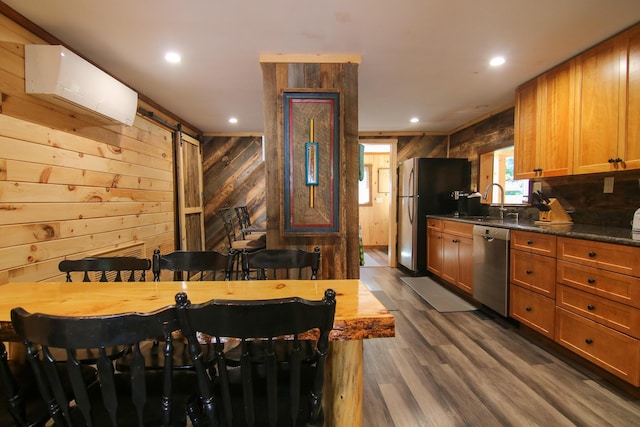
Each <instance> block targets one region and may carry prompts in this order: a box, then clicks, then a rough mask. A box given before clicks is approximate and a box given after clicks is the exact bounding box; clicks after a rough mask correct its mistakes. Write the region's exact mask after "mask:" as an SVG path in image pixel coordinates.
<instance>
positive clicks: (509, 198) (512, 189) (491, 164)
mask: <svg viewBox="0 0 640 427" xmlns="http://www.w3.org/2000/svg"><path fill="white" fill-rule="evenodd" d="M492 182H497V183H498V184H500V185H501V186H502V188H504V203H505V205H527V204H528V203H529V180H528V179H514V158H513V146H509V147H504V148H500V149H497V150H495V151H491V152H488V153H484V154H481V155H480V182H479V184H480V187H479V188H478V191H480V192H484V190H485V188H486V187H487V185H489V184H491V183H492ZM488 200H489V202H490V203H491V204H498V203H500V190H499V189H498V188H497V187H496V186H494V187H493V188H492V189H491V191H490V192H489V197H488Z"/></svg>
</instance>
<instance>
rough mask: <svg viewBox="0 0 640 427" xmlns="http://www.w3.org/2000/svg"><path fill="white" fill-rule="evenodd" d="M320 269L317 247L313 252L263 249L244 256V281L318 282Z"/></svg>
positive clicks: (246, 253)
mask: <svg viewBox="0 0 640 427" xmlns="http://www.w3.org/2000/svg"><path fill="white" fill-rule="evenodd" d="M319 268H320V248H319V247H315V248H314V250H313V252H307V251H304V250H302V249H262V250H260V251H255V252H254V251H246V252H244V253H243V254H242V277H243V279H244V280H249V279H250V278H254V279H258V280H265V279H296V280H300V279H308V280H316V279H317V278H318V269H319ZM252 274H253V276H252Z"/></svg>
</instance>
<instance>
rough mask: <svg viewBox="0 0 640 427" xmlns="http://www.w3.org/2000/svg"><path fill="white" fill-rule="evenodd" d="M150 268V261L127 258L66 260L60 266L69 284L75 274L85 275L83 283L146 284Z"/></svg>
mask: <svg viewBox="0 0 640 427" xmlns="http://www.w3.org/2000/svg"><path fill="white" fill-rule="evenodd" d="M150 268H151V260H150V259H148V258H137V257H126V256H116V257H90V258H82V259H77V260H69V259H66V260H64V261H60V263H59V264H58V269H59V270H60V271H62V272H64V273H67V282H71V281H72V274H71V273H73V272H82V273H84V274H83V277H82V281H83V282H94V281H95V282H144V281H145V280H146V272H147V270H149V269H150ZM92 279H93V280H92ZM96 279H97V280H96Z"/></svg>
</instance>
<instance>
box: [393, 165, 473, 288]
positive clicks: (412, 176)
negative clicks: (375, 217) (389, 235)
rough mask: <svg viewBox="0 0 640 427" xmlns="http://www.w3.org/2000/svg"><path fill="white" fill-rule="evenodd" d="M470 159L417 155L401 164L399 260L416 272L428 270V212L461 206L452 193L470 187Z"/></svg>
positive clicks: (449, 209)
mask: <svg viewBox="0 0 640 427" xmlns="http://www.w3.org/2000/svg"><path fill="white" fill-rule="evenodd" d="M470 180H471V169H470V165H469V162H468V161H467V159H437V158H424V157H417V158H413V159H408V160H405V161H403V162H402V163H400V166H399V168H398V251H397V253H398V264H400V265H402V266H403V267H405V268H406V269H408V270H409V271H410V272H412V273H413V274H414V275H424V274H426V273H427V215H430V214H434V215H435V214H450V213H453V212H454V211H455V210H456V209H457V204H456V201H455V200H454V199H453V198H452V197H451V193H452V192H453V191H456V190H463V191H469V190H470V188H469V186H470Z"/></svg>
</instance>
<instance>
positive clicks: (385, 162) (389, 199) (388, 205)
mask: <svg viewBox="0 0 640 427" xmlns="http://www.w3.org/2000/svg"><path fill="white" fill-rule="evenodd" d="M359 142H360V144H362V145H363V146H364V158H363V166H364V167H365V168H364V170H365V172H366V176H365V180H364V181H361V182H360V189H361V194H363V195H364V196H363V197H361V203H360V205H359V209H358V215H359V222H360V236H361V239H362V246H363V249H364V254H365V256H364V266H365V267H367V266H385V267H395V266H396V230H397V225H396V214H395V212H396V190H395V189H396V186H397V174H396V164H397V160H396V156H397V142H398V141H397V139H360V141H359ZM363 187H366V188H363ZM367 264H369V265H367Z"/></svg>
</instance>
